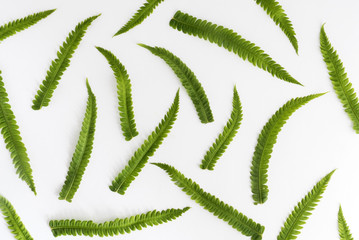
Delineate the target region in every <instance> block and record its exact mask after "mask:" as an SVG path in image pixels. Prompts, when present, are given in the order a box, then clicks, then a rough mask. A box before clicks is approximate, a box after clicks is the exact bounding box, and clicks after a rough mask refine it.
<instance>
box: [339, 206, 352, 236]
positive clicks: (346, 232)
mask: <svg viewBox="0 0 359 240" xmlns="http://www.w3.org/2000/svg"><path fill="white" fill-rule="evenodd" d="M338 230H339V237H340V240H354V238H353V237H352V234H351V233H350V229H349V226H348V224H347V221H345V218H344V214H343V210H342V207H341V206H340V207H339V212H338Z"/></svg>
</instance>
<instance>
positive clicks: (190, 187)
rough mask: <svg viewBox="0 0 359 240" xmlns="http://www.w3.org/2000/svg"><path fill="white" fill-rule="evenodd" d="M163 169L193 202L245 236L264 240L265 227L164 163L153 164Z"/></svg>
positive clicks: (253, 239) (255, 239) (254, 239)
mask: <svg viewBox="0 0 359 240" xmlns="http://www.w3.org/2000/svg"><path fill="white" fill-rule="evenodd" d="M152 164H153V165H156V166H157V167H159V168H162V169H163V170H164V171H166V172H167V174H168V175H169V176H170V178H171V180H172V181H173V182H174V183H175V184H176V185H177V186H178V187H180V188H181V189H182V191H183V192H185V193H186V194H187V195H189V196H190V197H191V199H192V200H194V201H196V202H197V203H198V204H199V205H201V206H202V207H203V208H204V209H206V210H207V211H209V212H211V213H212V214H213V215H214V216H217V217H218V218H219V219H222V220H223V221H226V222H227V223H228V224H229V225H231V226H232V227H233V228H234V229H236V230H237V231H239V232H241V233H242V234H243V235H245V236H250V237H251V239H252V240H260V239H262V234H263V232H264V226H262V225H260V224H258V223H256V222H254V221H253V220H252V219H250V218H248V217H247V216H245V215H243V214H242V213H239V212H238V211H237V210H236V209H234V208H233V207H232V206H229V205H227V204H225V203H224V202H222V201H221V200H219V199H218V198H216V197H215V196H213V195H211V194H209V193H207V192H205V191H203V189H202V188H201V187H200V186H199V185H198V184H197V183H196V182H194V181H192V179H189V178H186V177H185V176H184V175H183V174H182V173H181V172H179V171H178V170H177V169H175V168H174V167H172V166H170V165H167V164H164V163H152Z"/></svg>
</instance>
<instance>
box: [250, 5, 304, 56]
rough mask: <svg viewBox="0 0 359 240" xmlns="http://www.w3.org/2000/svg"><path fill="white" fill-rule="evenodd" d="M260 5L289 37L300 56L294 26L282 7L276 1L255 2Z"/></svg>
mask: <svg viewBox="0 0 359 240" xmlns="http://www.w3.org/2000/svg"><path fill="white" fill-rule="evenodd" d="M255 1H256V3H257V4H258V5H260V6H261V7H262V8H263V9H264V11H266V12H267V14H268V15H269V16H270V17H271V18H272V19H273V21H274V22H275V24H277V25H278V26H279V27H280V29H282V31H283V32H284V34H285V35H287V37H288V39H289V41H290V43H291V44H292V46H293V47H294V49H295V52H296V53H297V54H298V41H297V38H296V37H295V31H294V29H293V25H292V23H291V21H290V20H289V18H288V16H287V14H286V13H285V12H284V9H283V8H282V6H281V5H280V4H279V3H278V2H277V1H275V0H255Z"/></svg>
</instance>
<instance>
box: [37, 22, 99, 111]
mask: <svg viewBox="0 0 359 240" xmlns="http://www.w3.org/2000/svg"><path fill="white" fill-rule="evenodd" d="M98 16H100V15H97V16H92V17H89V18H87V19H86V20H84V21H83V22H80V23H79V24H78V25H77V26H76V27H75V30H73V31H71V32H70V34H69V36H68V37H67V38H66V41H65V42H64V43H63V45H62V46H61V47H60V50H59V51H58V52H57V58H56V59H55V60H53V61H52V63H51V66H50V69H49V70H48V71H47V75H46V78H45V80H43V81H42V84H41V85H40V89H39V90H38V91H37V94H36V96H35V99H34V100H33V105H32V109H34V110H39V109H41V108H42V107H46V106H48V105H49V103H50V100H51V97H52V95H53V93H54V91H55V89H56V87H57V85H58V84H59V81H60V79H61V77H62V75H63V73H64V72H65V70H66V68H67V67H68V66H69V65H70V61H71V57H72V55H73V54H74V52H75V50H76V49H77V47H78V46H79V44H80V42H81V39H82V37H83V36H84V35H85V33H86V30H87V28H88V27H89V26H90V25H91V23H92V22H93V21H94V20H95V19H96V18H97V17H98Z"/></svg>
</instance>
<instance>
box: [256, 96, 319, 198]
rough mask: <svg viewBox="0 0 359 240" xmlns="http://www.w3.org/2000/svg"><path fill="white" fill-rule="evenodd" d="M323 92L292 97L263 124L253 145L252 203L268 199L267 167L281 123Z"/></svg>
mask: <svg viewBox="0 0 359 240" xmlns="http://www.w3.org/2000/svg"><path fill="white" fill-rule="evenodd" d="M323 94H325V93H320V94H313V95H309V96H305V97H301V98H293V99H291V100H289V101H288V102H287V103H286V104H284V105H283V106H282V107H281V108H280V109H279V110H278V111H277V112H276V113H275V114H274V115H273V116H272V117H271V118H270V119H269V120H268V122H267V123H266V124H265V125H264V127H263V129H262V131H261V133H260V135H259V137H258V140H257V145H256V147H255V151H254V154H253V158H252V166H251V188H252V193H253V194H252V198H253V200H254V204H262V203H265V201H267V199H268V192H269V190H268V186H267V185H266V183H267V182H268V175H267V172H268V167H269V159H270V158H271V154H272V152H273V147H274V144H275V143H276V142H277V136H278V134H279V132H280V131H281V129H282V127H283V125H284V124H285V123H286V122H287V120H288V119H289V117H290V116H291V115H292V114H293V113H294V112H295V111H296V110H297V109H299V108H300V107H302V106H303V105H305V104H307V103H308V102H309V101H311V100H313V99H315V98H317V97H320V96H322V95H323Z"/></svg>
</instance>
